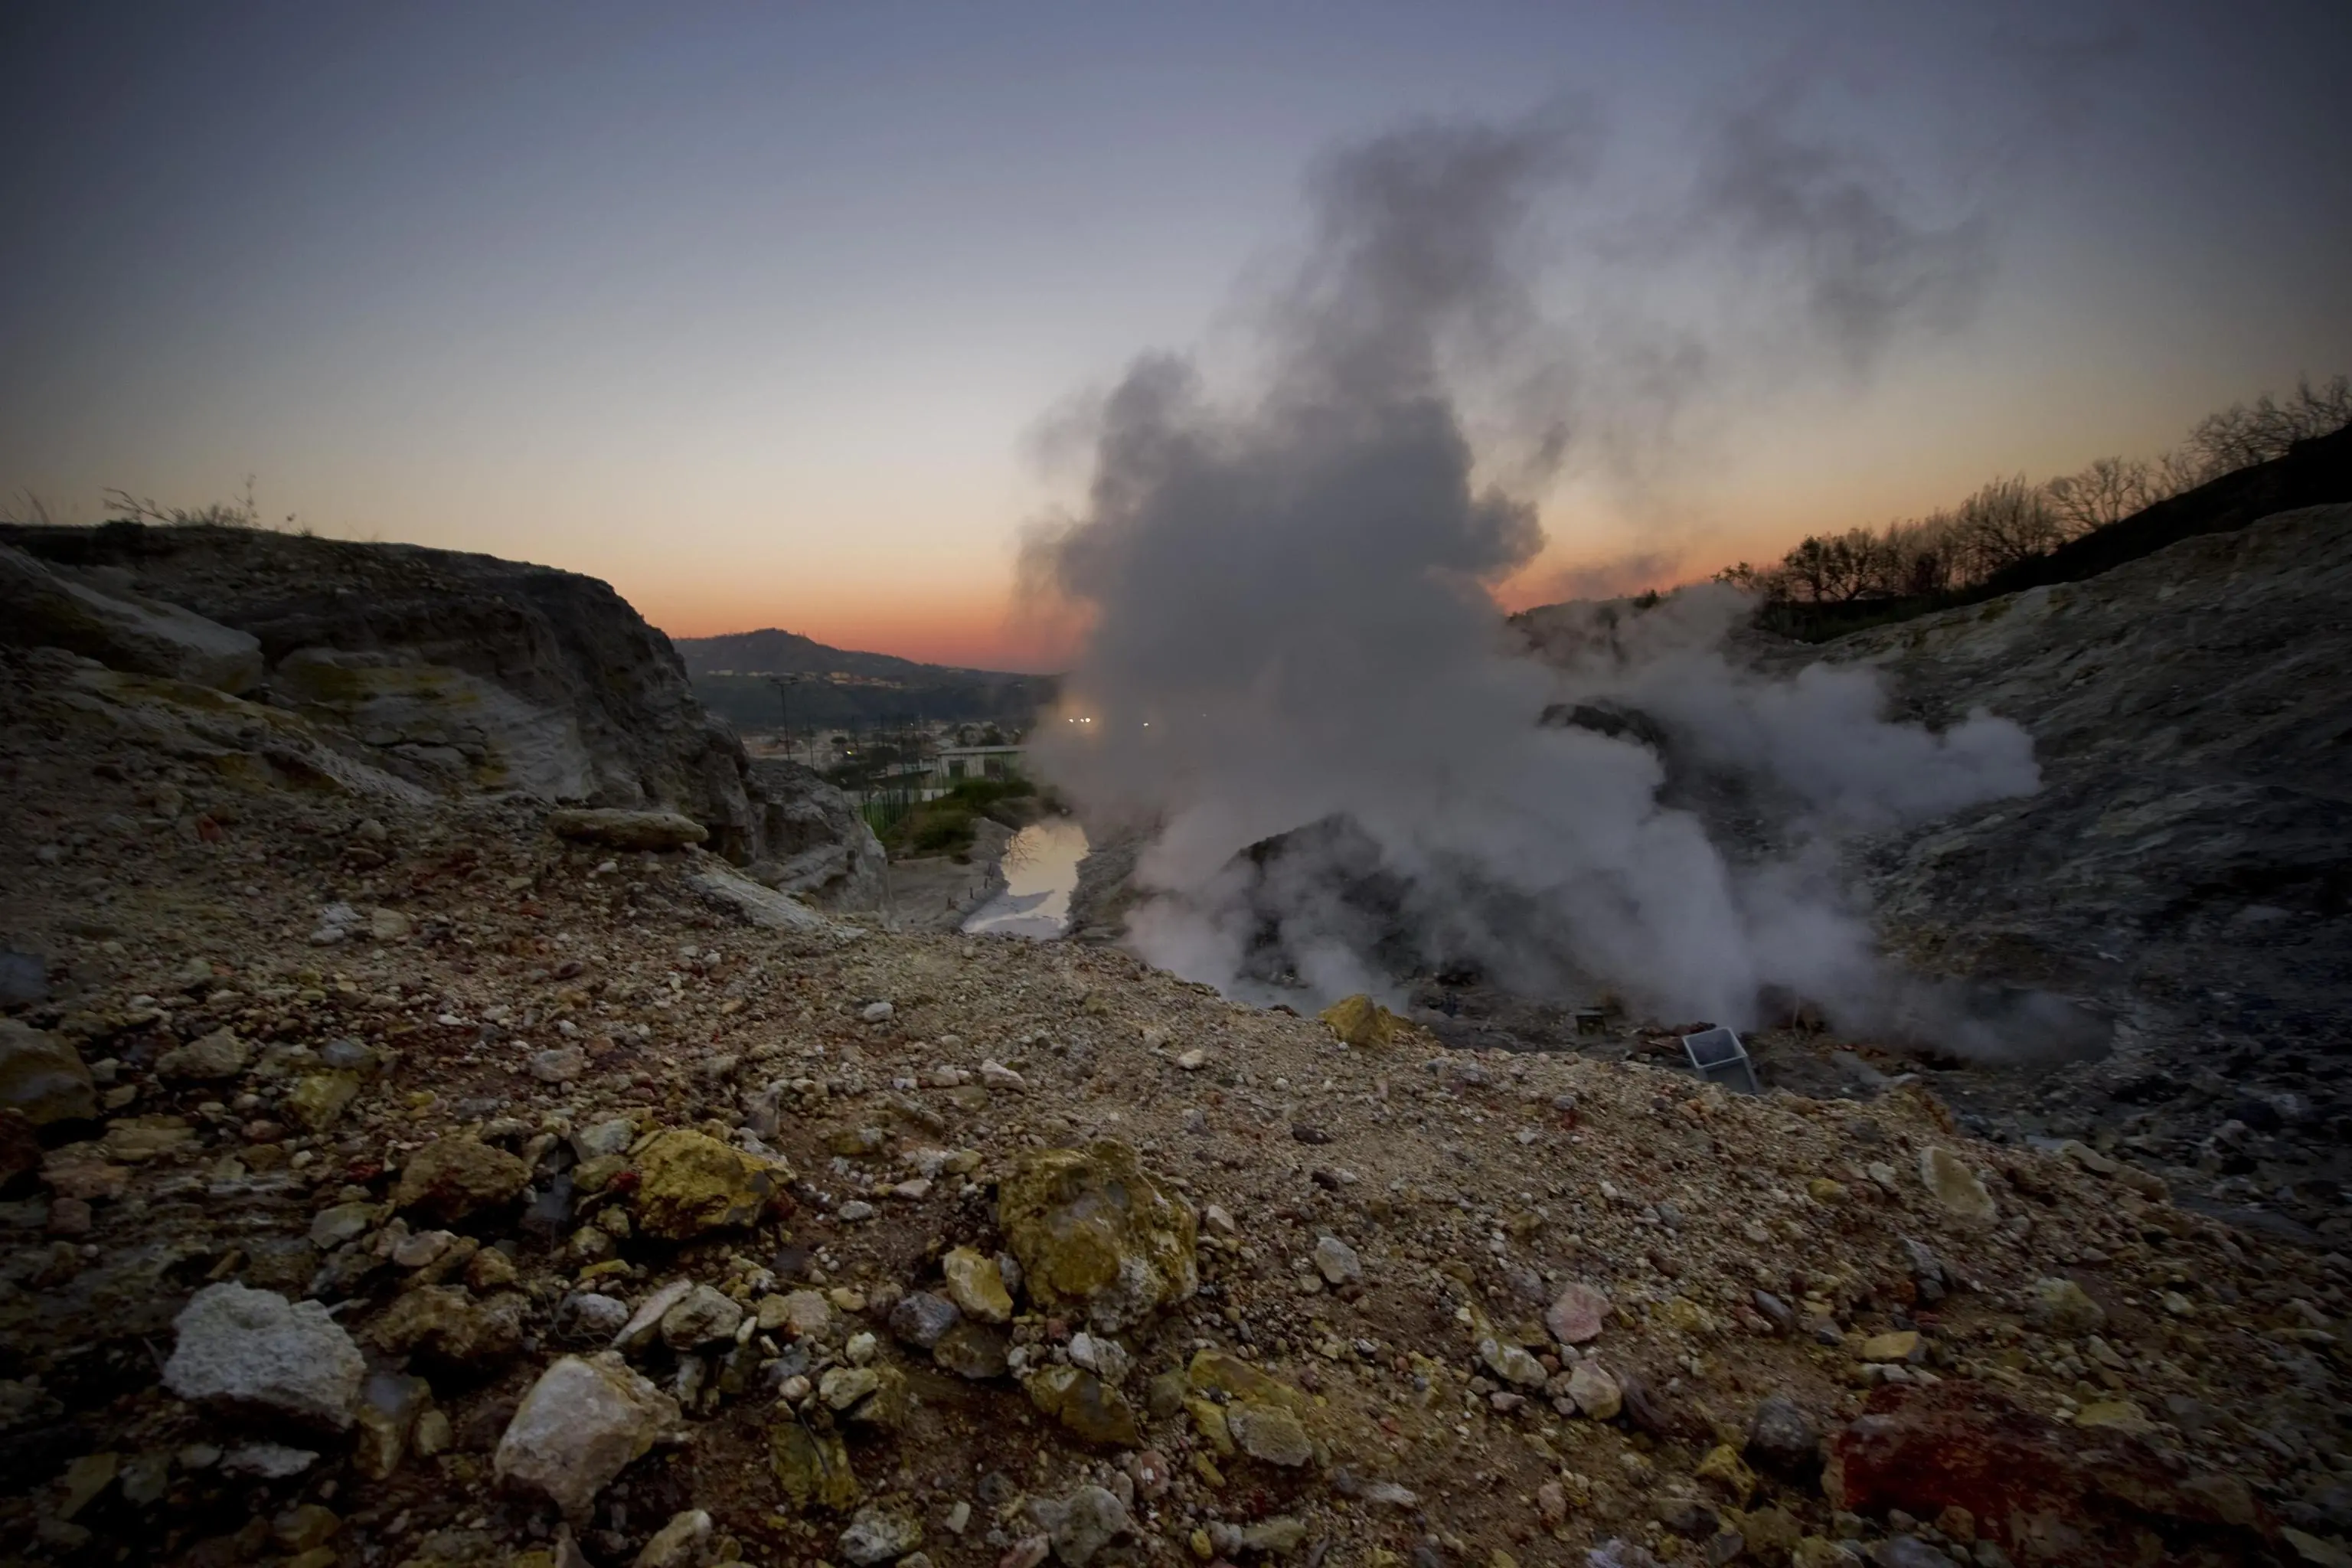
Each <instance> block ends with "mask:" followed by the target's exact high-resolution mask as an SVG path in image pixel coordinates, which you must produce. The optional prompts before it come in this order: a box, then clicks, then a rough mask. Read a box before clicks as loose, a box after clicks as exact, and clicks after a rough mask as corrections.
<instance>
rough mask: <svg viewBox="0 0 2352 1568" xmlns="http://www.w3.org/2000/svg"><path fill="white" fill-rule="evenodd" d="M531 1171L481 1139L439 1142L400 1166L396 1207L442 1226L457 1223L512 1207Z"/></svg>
mask: <svg viewBox="0 0 2352 1568" xmlns="http://www.w3.org/2000/svg"><path fill="white" fill-rule="evenodd" d="M529 1181H530V1168H529V1167H528V1166H526V1165H525V1164H524V1163H522V1162H521V1161H520V1160H518V1159H516V1158H515V1157H514V1156H513V1155H512V1154H509V1153H508V1152H506V1151H505V1150H503V1149H493V1148H492V1147H490V1146H489V1145H488V1144H487V1143H485V1142H481V1141H480V1140H479V1139H476V1138H436V1139H435V1140H434V1141H433V1142H430V1143H427V1144H426V1145H425V1147H424V1148H422V1149H419V1150H417V1151H416V1152H415V1153H413V1154H411V1155H409V1156H408V1158H407V1160H406V1161H405V1162H404V1163H403V1164H402V1166H401V1168H400V1184H399V1185H398V1186H397V1187H395V1188H394V1191H393V1194H392V1201H393V1206H394V1208H397V1209H399V1210H401V1211H403V1212H404V1213H411V1214H416V1215H422V1216H424V1217H425V1218H426V1219H428V1220H433V1221H437V1222H438V1223H440V1224H442V1225H458V1224H462V1223H463V1222H465V1221H466V1220H468V1219H471V1218H472V1217H474V1216H475V1215H478V1214H481V1213H484V1212H486V1211H488V1210H490V1209H495V1208H500V1207H503V1206H504V1205H507V1204H509V1203H512V1202H513V1201H514V1200H515V1198H516V1197H517V1196H518V1195H519V1194H520V1193H521V1192H522V1189H523V1186H524V1184H526V1183H528V1182H529Z"/></svg>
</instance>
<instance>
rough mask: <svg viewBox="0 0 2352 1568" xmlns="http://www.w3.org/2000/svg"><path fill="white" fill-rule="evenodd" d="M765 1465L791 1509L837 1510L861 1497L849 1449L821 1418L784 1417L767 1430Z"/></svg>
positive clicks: (848, 1505)
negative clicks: (769, 1469) (773, 1474)
mask: <svg viewBox="0 0 2352 1568" xmlns="http://www.w3.org/2000/svg"><path fill="white" fill-rule="evenodd" d="M768 1464H769V1467H770V1468H772V1470H774V1472H775V1476H776V1484H777V1485H779V1486H781V1487H782V1488H783V1489H784V1496H785V1497H786V1498H788V1499H790V1500H791V1501H792V1504H793V1507H794V1508H797V1509H803V1510H806V1509H812V1508H826V1509H833V1510H842V1509H845V1508H849V1507H851V1506H853V1505H855V1504H856V1501H857V1500H858V1497H859V1496H860V1495H861V1490H862V1489H861V1488H860V1487H859V1486H858V1484H857V1473H856V1471H855V1470H853V1469H851V1468H849V1449H848V1448H847V1447H845V1445H844V1444H843V1443H842V1440H841V1436H840V1434H838V1433H836V1432H835V1431H834V1429H833V1427H832V1426H831V1425H830V1424H828V1423H827V1422H826V1421H825V1420H824V1418H823V1417H822V1415H820V1417H819V1418H818V1419H817V1420H816V1421H814V1422H810V1421H807V1420H803V1419H799V1418H795V1417H793V1416H791V1415H787V1416H785V1417H784V1418H783V1419H782V1420H780V1421H778V1422H777V1423H776V1424H775V1425H774V1426H771V1427H769V1428H768Z"/></svg>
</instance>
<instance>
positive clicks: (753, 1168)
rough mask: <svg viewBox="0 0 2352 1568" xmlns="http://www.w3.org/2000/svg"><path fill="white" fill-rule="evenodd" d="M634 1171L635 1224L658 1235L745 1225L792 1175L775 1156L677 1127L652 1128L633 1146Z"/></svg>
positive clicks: (684, 1236)
mask: <svg viewBox="0 0 2352 1568" xmlns="http://www.w3.org/2000/svg"><path fill="white" fill-rule="evenodd" d="M636 1171H637V1191H636V1197H635V1217H636V1224H637V1228H638V1229H639V1230H641V1231H643V1232H645V1234H646V1235H647V1236H650V1237H656V1238H657V1239H659V1240H663V1241H691V1240H693V1239H694V1238H695V1237H698V1236H701V1235H704V1234H705V1233H707V1232H709V1231H713V1230H723V1229H729V1228H732V1227H740V1226H748V1225H751V1224H752V1223H753V1222H754V1221H756V1220H757V1219H759V1217H760V1215H761V1214H763V1213H765V1212H766V1210H767V1207H768V1205H769V1203H770V1202H771V1201H772V1199H773V1198H774V1197H775V1195H776V1194H777V1193H778V1192H779V1191H780V1190H781V1189H782V1185H783V1184H785V1183H786V1182H789V1181H791V1180H792V1179H793V1173H792V1170H791V1168H790V1167H789V1166H787V1165H786V1164H784V1163H783V1162H782V1161H781V1160H772V1159H762V1158H761V1157H759V1156H757V1155H753V1154H747V1153H745V1152H743V1151H741V1150H740V1149H736V1148H732V1147H730V1146H729V1145H728V1144H725V1143H721V1142H719V1140H717V1139H716V1138H710V1137H706V1136H705V1135H703V1134H702V1133H699V1132H688V1131H684V1130H682V1129H673V1130H671V1131H667V1132H662V1133H659V1134H656V1136H655V1138H654V1139H653V1141H652V1142H649V1143H647V1144H646V1146H645V1148H643V1149H642V1150H640V1151H638V1152H637V1156H636Z"/></svg>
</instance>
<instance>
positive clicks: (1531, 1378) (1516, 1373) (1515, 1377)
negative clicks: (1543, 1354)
mask: <svg viewBox="0 0 2352 1568" xmlns="http://www.w3.org/2000/svg"><path fill="white" fill-rule="evenodd" d="M1478 1359H1479V1361H1481V1362H1482V1363H1485V1364H1486V1370H1487V1371H1489V1372H1491V1373H1494V1374H1495V1375H1496V1377H1499V1378H1501V1379H1502V1380H1503V1381H1504V1382H1506V1383H1516V1384H1518V1385H1519V1386H1520V1387H1521V1388H1541V1387H1542V1386H1543V1385H1544V1381H1545V1380H1546V1379H1547V1378H1549V1376H1550V1375H1551V1374H1550V1373H1548V1372H1546V1371H1544V1367H1543V1363H1541V1362H1539V1361H1538V1360H1537V1359H1536V1358H1535V1356H1534V1355H1533V1354H1532V1353H1530V1352H1528V1350H1527V1349H1526V1348H1525V1347H1524V1346H1521V1345H1515V1344H1511V1343H1509V1342H1507V1341H1503V1340H1498V1339H1496V1338H1494V1337H1493V1336H1491V1335H1490V1336H1488V1337H1487V1338H1486V1339H1483V1340H1480V1341H1479V1342H1478Z"/></svg>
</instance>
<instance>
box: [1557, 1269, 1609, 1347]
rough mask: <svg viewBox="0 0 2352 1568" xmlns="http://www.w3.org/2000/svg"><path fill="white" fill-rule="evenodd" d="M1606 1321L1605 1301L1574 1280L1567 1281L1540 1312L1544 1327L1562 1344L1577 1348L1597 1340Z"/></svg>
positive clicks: (1603, 1297)
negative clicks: (1554, 1298) (1542, 1315)
mask: <svg viewBox="0 0 2352 1568" xmlns="http://www.w3.org/2000/svg"><path fill="white" fill-rule="evenodd" d="M1608 1320H1609V1298H1608V1297H1606V1296H1604V1295H1602V1294H1601V1292H1600V1291H1598V1290H1596V1289H1593V1288H1592V1287H1591V1286H1590V1285H1586V1284H1582V1283H1580V1282H1577V1281H1570V1283H1569V1284H1568V1285H1567V1286H1566V1287H1565V1288H1564V1289H1562V1290H1561V1291H1560V1293H1559V1299H1558V1300H1554V1301H1553V1302H1552V1304H1551V1307H1550V1308H1549V1310H1547V1311H1546V1312H1545V1313H1544V1326H1545V1327H1546V1328H1548V1329H1549V1330H1550V1331H1551V1332H1552V1337H1553V1338H1554V1339H1556V1340H1558V1341H1559V1342H1560V1343H1562V1344H1564V1345H1580V1344H1584V1343H1587V1342H1590V1341H1592V1340H1596V1339H1599V1338H1600V1337H1601V1327H1602V1325H1603V1324H1605V1323H1606V1322H1607V1321H1608Z"/></svg>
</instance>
